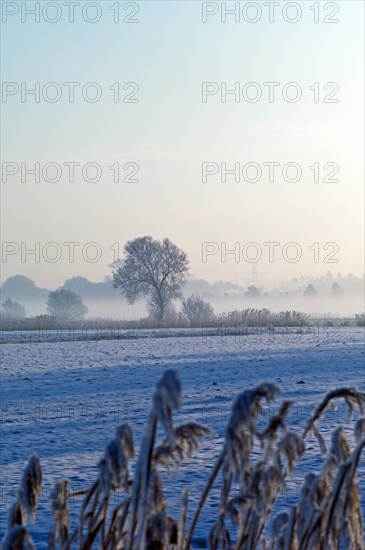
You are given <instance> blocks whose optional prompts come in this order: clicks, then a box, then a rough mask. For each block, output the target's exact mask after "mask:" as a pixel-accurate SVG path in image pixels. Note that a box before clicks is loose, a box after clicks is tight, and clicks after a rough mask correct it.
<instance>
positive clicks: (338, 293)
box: [331, 282, 343, 298]
mask: <svg viewBox="0 0 365 550" xmlns="http://www.w3.org/2000/svg"><path fill="white" fill-rule="evenodd" d="M331 294H332V296H334V297H335V298H342V296H343V288H342V286H340V285H339V284H338V283H336V282H334V283H332V285H331Z"/></svg>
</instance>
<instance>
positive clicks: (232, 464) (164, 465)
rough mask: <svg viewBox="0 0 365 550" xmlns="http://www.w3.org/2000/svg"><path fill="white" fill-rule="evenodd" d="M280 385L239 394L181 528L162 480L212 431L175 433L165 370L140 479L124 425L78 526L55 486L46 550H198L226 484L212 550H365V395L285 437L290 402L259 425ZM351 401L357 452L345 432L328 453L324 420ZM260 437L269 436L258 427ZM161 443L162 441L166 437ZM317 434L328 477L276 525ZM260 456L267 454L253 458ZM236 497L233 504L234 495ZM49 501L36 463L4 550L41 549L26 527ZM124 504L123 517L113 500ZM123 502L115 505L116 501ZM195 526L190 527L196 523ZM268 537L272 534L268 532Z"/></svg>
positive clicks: (28, 471) (185, 506)
mask: <svg viewBox="0 0 365 550" xmlns="http://www.w3.org/2000/svg"><path fill="white" fill-rule="evenodd" d="M278 395H279V390H278V388H277V387H276V386H275V385H274V384H270V383H263V384H260V385H258V386H257V387H255V388H253V389H249V390H246V391H243V392H242V393H240V394H239V395H238V396H237V398H236V400H235V402H234V404H233V407H232V412H231V416H230V418H229V421H228V424H227V427H226V432H225V440H224V444H223V448H222V449H221V451H220V453H219V454H218V456H217V459H216V462H215V464H214V466H213V469H212V472H211V475H210V477H209V479H208V480H207V483H206V486H205V490H204V491H203V494H202V496H201V499H200V501H199V503H198V505H197V507H196V509H195V510H191V511H189V494H188V491H187V490H186V491H184V492H183V493H182V496H181V507H180V514H179V517H175V518H172V517H171V516H170V515H169V511H168V502H167V501H166V498H165V496H164V488H163V482H162V476H161V469H166V471H167V472H169V471H170V467H171V465H175V466H178V465H179V464H180V463H181V462H182V461H183V460H186V459H190V458H191V457H192V454H193V452H194V451H195V450H196V449H197V448H198V446H199V439H200V438H202V437H204V436H208V435H209V433H210V432H209V430H208V428H206V427H205V426H203V425H200V424H197V423H192V422H190V423H187V424H181V425H178V426H175V425H174V423H173V412H174V411H175V410H176V409H177V408H178V407H179V405H180V402H181V383H180V379H179V376H178V374H177V373H176V372H175V371H173V370H167V371H165V373H164V374H163V376H162V377H161V379H160V380H159V381H158V383H157V386H156V390H155V392H154V395H153V399H152V403H151V409H150V412H149V415H148V419H147V423H146V426H145V429H144V433H143V437H142V441H141V446H140V450H139V454H138V457H137V458H136V462H135V468H134V476H133V479H130V476H129V465H130V464H129V463H130V461H131V460H133V459H134V456H135V449H134V442H133V433H132V429H131V427H130V426H129V425H128V424H122V425H121V426H119V427H118V428H117V430H116V433H115V437H114V439H113V440H112V441H111V442H110V443H109V444H108V445H107V447H106V449H105V452H104V456H103V458H102V459H101V460H100V462H99V464H98V472H99V473H98V476H97V478H96V479H95V481H94V482H93V483H92V484H91V486H90V488H89V489H88V490H87V491H82V492H80V493H79V494H78V496H80V498H82V503H81V508H80V511H79V515H78V517H76V518H74V520H73V522H72V525H73V527H72V529H71V518H70V512H69V509H68V502H69V499H70V498H71V497H74V496H76V495H75V494H73V495H72V494H70V491H69V485H68V482H67V480H64V481H61V482H58V483H56V485H55V487H54V490H53V492H52V495H51V508H52V512H53V517H54V523H53V525H52V526H51V527H50V534H49V548H50V549H62V550H66V549H69V548H78V549H79V550H86V549H89V548H93V547H97V546H98V547H99V548H100V549H101V550H113V549H123V550H142V549H147V550H157V549H171V550H172V549H174V550H188V549H189V548H194V532H195V528H196V525H197V522H198V519H199V516H200V513H201V511H202V509H203V506H204V504H205V502H206V500H207V497H208V495H209V493H210V491H211V490H212V489H213V486H214V483H215V482H216V480H217V478H218V476H219V475H220V476H221V478H222V479H221V486H222V489H221V493H220V505H219V509H218V512H217V517H216V518H215V524H214V526H213V528H212V529H211V531H210V533H207V539H208V541H209V547H210V548H212V549H243V550H253V549H266V550H269V549H270V550H312V549H313V550H339V549H340V548H341V549H342V548H343V549H346V550H361V549H364V548H365V546H364V530H363V521H362V514H361V508H360V495H359V485H358V481H357V476H356V470H357V467H358V465H359V461H360V456H361V453H362V451H363V449H364V447H365V418H364V417H363V416H362V415H363V414H364V409H365V395H364V394H363V393H361V392H359V391H357V390H356V389H353V388H340V389H337V390H334V391H331V392H330V393H328V394H327V395H326V396H325V397H324V399H323V400H322V402H321V403H320V404H319V405H318V407H317V408H316V409H315V411H314V412H313V414H312V415H311V417H310V418H308V420H307V421H306V422H305V423H304V426H303V428H302V430H301V432H300V433H299V432H293V431H290V430H289V429H288V427H287V425H286V418H287V415H288V412H289V410H290V408H291V406H292V405H293V403H292V402H291V401H286V400H284V401H282V402H281V403H279V404H278V408H277V412H276V414H275V415H274V416H272V417H271V418H270V419H269V420H268V422H267V424H266V425H265V426H264V427H263V428H261V429H259V422H258V417H259V415H260V414H261V413H262V411H263V406H264V404H265V403H272V402H273V401H275V400H276V399H277V398H278ZM339 399H341V400H344V401H345V403H346V404H347V406H348V410H349V415H350V416H351V415H352V413H353V411H354V410H357V411H358V412H359V413H360V415H359V414H357V416H358V420H357V421H356V422H355V421H354V444H353V448H351V445H350V441H349V440H348V438H347V436H346V434H345V431H344V429H343V427H342V426H339V427H338V428H337V429H336V430H335V431H334V432H333V433H332V436H331V439H330V441H329V442H327V443H326V442H325V440H324V438H323V436H322V435H321V433H320V431H319V428H318V426H317V424H318V420H319V419H320V417H321V416H322V414H323V413H324V411H325V410H326V408H327V407H328V406H333V401H335V400H339ZM260 426H261V424H260ZM158 427H160V428H162V429H163V432H164V438H163V439H162V441H159V442H158V441H157V429H158ZM308 434H314V436H315V437H316V438H317V441H318V448H319V451H320V452H321V453H322V454H323V456H324V460H323V466H322V468H321V469H320V471H318V472H308V473H307V475H306V477H305V480H304V484H303V487H302V490H301V492H300V496H299V498H298V501H297V502H296V504H295V505H294V506H291V507H288V509H287V510H286V511H284V512H281V513H279V514H277V515H276V517H274V518H271V515H272V510H273V507H274V505H275V502H276V500H277V498H278V496H279V494H280V492H281V491H282V489H283V487H284V483H285V481H286V479H287V477H288V476H290V475H291V473H292V471H293V469H294V467H295V465H296V464H297V462H298V461H299V460H300V458H301V457H302V456H303V455H304V454H305V452H306V438H307V436H308ZM257 447H259V449H260V452H259V455H257V452H255V453H254V448H255V449H257ZM237 483H238V484H239V487H240V491H239V494H238V495H237V494H235V495H234V496H233V495H232V493H233V491H232V488H233V484H237ZM41 489H42V468H41V464H40V461H39V459H38V457H36V456H35V455H33V456H31V458H30V459H29V462H28V464H27V466H26V468H25V471H24V474H23V478H22V483H21V490H20V492H19V496H18V500H17V502H16V503H15V504H14V505H13V506H12V507H11V509H10V512H9V522H8V531H7V533H6V535H5V538H4V541H3V548H4V549H5V550H9V549H25V550H29V549H33V548H35V545H34V542H33V541H32V539H31V536H30V534H29V533H28V531H27V521H28V520H34V519H35V514H36V509H37V503H38V499H39V495H40V492H41ZM116 490H118V491H120V490H122V491H124V492H125V495H124V498H122V499H120V501H119V502H118V504H117V505H115V503H114V504H113V505H112V498H111V496H112V495H113V493H114V492H115V491H116ZM113 501H114V499H113ZM189 515H190V516H191V518H192V519H191V521H190V522H188V520H187V518H188V516H189ZM269 526H271V530H269Z"/></svg>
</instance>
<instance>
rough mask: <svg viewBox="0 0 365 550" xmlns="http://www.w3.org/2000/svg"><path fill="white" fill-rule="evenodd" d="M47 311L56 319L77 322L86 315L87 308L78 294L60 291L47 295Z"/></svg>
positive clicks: (70, 291)
mask: <svg viewBox="0 0 365 550" xmlns="http://www.w3.org/2000/svg"><path fill="white" fill-rule="evenodd" d="M47 311H48V313H49V314H50V315H53V316H54V317H57V318H58V319H68V320H71V319H72V320H78V319H82V318H83V317H84V316H85V315H86V313H87V307H86V306H85V305H84V303H83V301H82V298H81V296H80V295H79V294H76V292H72V290H67V289H61V290H54V291H52V292H50V293H49V295H48V301H47Z"/></svg>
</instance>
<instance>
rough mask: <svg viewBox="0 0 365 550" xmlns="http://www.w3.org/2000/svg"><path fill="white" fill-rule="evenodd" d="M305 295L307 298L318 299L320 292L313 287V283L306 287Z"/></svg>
mask: <svg viewBox="0 0 365 550" xmlns="http://www.w3.org/2000/svg"><path fill="white" fill-rule="evenodd" d="M303 294H304V296H305V298H317V297H318V292H317V290H316V287H315V286H314V285H312V284H311V283H309V284H308V285H307V286H306V287H305V289H304V292H303Z"/></svg>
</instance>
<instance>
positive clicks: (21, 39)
mask: <svg viewBox="0 0 365 550" xmlns="http://www.w3.org/2000/svg"><path fill="white" fill-rule="evenodd" d="M4 4H7V5H8V6H10V7H8V8H6V9H7V10H8V11H11V10H12V9H13V7H12V6H13V5H15V6H16V7H18V8H19V12H18V13H16V14H14V15H9V16H8V18H7V21H6V22H4V17H5V16H4V13H3V25H2V27H3V28H2V30H3V33H2V47H3V53H2V80H3V82H5V83H9V82H13V83H15V85H14V86H15V87H14V86H13V85H12V84H10V85H9V84H5V86H6V90H7V91H8V92H9V91H10V92H11V91H14V90H15V91H16V87H17V86H18V87H19V92H17V93H14V95H10V94H9V95H7V96H4V95H3V103H2V105H1V107H2V114H3V128H2V137H3V140H2V161H3V163H4V162H6V163H10V162H12V163H16V165H18V166H19V171H18V173H17V174H15V175H8V177H7V181H4V171H5V172H6V171H9V170H11V169H12V167H13V168H14V167H15V164H14V165H8V164H7V165H5V166H4V164H3V179H2V184H1V186H2V241H3V242H5V243H16V244H14V248H13V249H12V245H6V247H7V248H6V250H7V251H8V252H9V251H11V250H13V251H15V250H16V247H18V246H19V252H17V253H16V254H14V255H13V256H10V255H9V256H8V258H7V262H6V263H5V261H4V260H5V259H4V255H3V258H2V266H1V267H2V278H3V280H4V279H5V278H7V277H9V276H11V275H14V274H17V273H19V274H24V275H27V276H29V277H31V278H33V279H35V281H36V282H37V283H38V284H39V285H44V286H47V287H48V288H52V287H56V286H58V285H59V284H61V283H62V282H63V281H64V279H65V278H68V277H71V276H73V275H76V274H81V275H84V276H86V277H88V278H89V279H91V280H94V281H97V280H101V279H103V277H104V276H105V275H108V274H110V268H109V267H108V266H109V264H110V263H111V261H112V260H113V255H114V253H115V251H116V247H115V246H114V247H113V250H110V248H109V247H111V246H112V245H113V243H116V242H118V243H119V244H120V248H121V250H122V247H123V245H124V244H125V242H126V241H127V240H128V239H131V238H133V237H137V236H142V235H145V234H150V235H152V236H154V237H156V238H163V237H166V236H167V237H169V238H170V239H171V240H172V241H174V242H175V243H176V244H178V245H179V246H181V247H182V248H183V249H184V250H185V251H186V252H187V253H188V256H189V258H190V260H191V271H192V273H193V274H195V275H196V276H198V277H203V278H205V279H208V280H217V279H224V280H232V281H234V282H241V283H242V282H243V279H244V277H245V276H246V275H247V274H249V273H250V271H251V270H252V264H250V263H249V262H248V261H246V260H245V256H242V254H241V257H240V261H239V262H238V263H237V262H235V259H237V258H235V257H234V255H231V256H227V258H226V260H227V261H226V262H225V263H224V262H222V258H221V255H220V253H221V251H222V243H226V246H227V248H230V249H232V248H234V247H235V243H239V245H236V246H239V248H240V249H242V248H243V249H244V254H246V253H247V254H248V255H250V252H252V253H253V252H254V250H253V249H251V251H249V250H248V249H247V248H245V245H246V244H247V243H250V242H256V243H257V245H258V246H259V247H260V249H261V252H262V257H261V260H260V261H259V262H258V264H257V267H258V270H259V272H262V273H263V276H264V278H265V279H267V280H278V279H287V278H290V277H293V276H299V275H301V274H306V275H310V274H312V275H320V274H322V273H325V272H326V271H327V270H328V269H331V270H332V271H334V272H341V273H348V272H350V271H352V272H354V273H356V274H360V273H362V272H363V252H362V251H363V182H364V173H363V167H364V158H363V145H364V144H363V120H364V112H363V92H364V87H363V86H364V79H363V64H364V59H363V40H364V13H363V11H364V4H363V2H361V1H346V2H344V1H342V2H337V3H329V4H330V5H331V6H330V7H329V8H327V11H324V9H323V5H324V3H323V2H319V4H318V3H317V5H318V7H319V12H318V16H319V19H320V21H319V23H314V22H313V19H314V17H315V16H316V13H315V11H313V10H311V9H310V6H313V5H316V3H314V2H306V1H302V2H299V3H298V4H299V5H300V8H301V11H302V14H301V17H300V19H299V20H298V22H297V23H289V22H287V21H285V20H284V18H283V10H284V13H285V14H286V16H287V18H293V17H294V16H295V12H294V11H293V10H294V9H295V8H290V7H288V6H287V4H288V3H287V2H280V6H279V7H277V8H276V10H277V11H275V16H274V22H272V23H270V22H269V21H268V18H269V17H268V13H269V12H268V7H267V6H265V5H264V3H263V2H256V3H255V2H254V3H253V4H255V5H256V6H259V8H261V9H262V15H261V19H260V20H259V21H258V22H256V23H249V22H247V21H245V20H244V17H243V15H242V11H241V12H240V21H239V22H238V23H236V22H235V21H234V16H227V21H226V22H225V23H222V22H221V11H222V10H223V9H224V5H223V4H224V3H221V2H215V3H214V2H211V3H210V4H211V5H210V7H208V9H212V10H213V9H218V13H217V14H215V15H211V16H209V17H208V19H207V22H206V23H203V22H202V9H204V7H202V3H201V2H199V1H176V2H174V1H161V2H155V1H145V2H137V3H134V2H132V3H129V5H126V3H125V2H120V3H119V6H120V14H121V18H125V17H127V18H128V16H129V14H132V12H133V11H134V10H135V4H138V7H139V11H138V13H136V14H135V15H130V16H129V17H130V18H135V19H138V23H123V22H122V21H120V22H119V23H115V22H113V16H115V12H113V11H112V10H111V9H110V7H112V6H115V5H116V2H109V1H105V0H104V1H103V2H99V3H97V2H95V3H94V4H97V6H98V7H99V8H98V9H99V11H100V13H99V15H100V14H101V18H100V20H99V21H98V22H96V23H94V24H92V23H89V22H87V21H85V20H83V17H82V12H81V8H82V7H85V4H90V2H89V3H88V2H82V1H80V2H79V5H78V6H76V5H75V6H74V9H75V15H74V17H75V21H74V23H70V22H69V21H68V17H69V12H68V9H69V8H68V7H67V6H65V2H57V4H58V8H59V9H58V12H56V11H55V7H54V6H53V7H52V6H51V7H49V11H48V12H47V13H46V14H45V17H48V18H49V19H52V18H55V17H56V15H57V13H58V15H60V20H59V21H58V22H55V23H53V24H52V23H49V22H47V21H45V20H44V16H43V15H42V13H41V16H40V22H39V23H35V22H34V17H32V16H30V15H28V16H27V15H26V14H24V13H23V14H22V13H21V8H22V6H21V4H22V5H23V8H24V5H26V6H27V7H28V8H29V9H30V8H32V7H34V4H35V2H3V5H4ZM51 4H56V3H55V2H54V3H51ZM225 4H226V7H227V8H228V7H232V6H234V2H226V3H225ZM240 4H241V5H240V10H245V9H246V8H245V5H246V4H247V2H241V3H240ZM40 5H41V7H43V6H44V5H45V3H44V2H41V3H40ZM336 5H337V6H339V10H338V13H337V14H334V15H331V13H332V11H333V12H335V11H337V9H335V8H336ZM124 8H125V9H124ZM3 9H4V7H3ZM114 9H116V8H114ZM254 9H257V8H255V6H253V7H252V8H250V10H251V11H246V12H244V14H245V16H246V18H249V19H252V18H253V17H255V13H254V11H253V10H254ZM95 10H96V8H95V7H93V6H91V7H88V8H87V10H86V11H85V13H86V16H87V17H89V18H93V17H94V15H95V14H97V12H96V11H95ZM285 10H286V11H285ZM257 13H259V12H257ZM22 15H23V17H25V22H21V17H22ZM326 16H327V17H328V18H329V19H331V18H332V19H335V18H338V19H339V22H338V23H327V24H325V23H323V18H324V17H326ZM22 82H23V83H25V84H23V85H22V84H21V83H22ZM36 82H38V83H39V86H40V101H39V102H38V103H37V102H35V101H34V96H31V95H27V96H25V101H24V102H22V101H21V99H22V98H21V90H22V88H23V92H24V89H25V88H28V89H30V88H34V87H35V83H36ZM50 82H54V83H57V85H58V88H57V87H54V86H53V87H52V86H48V87H47V84H49V83H50ZM65 82H77V83H80V86H75V88H74V93H75V99H74V102H73V103H70V102H69V99H68V95H69V89H70V86H69V87H67V86H66V85H64V83H65ZM90 82H96V83H97V85H98V87H99V88H98V89H99V92H100V91H101V93H102V97H101V99H100V100H99V101H97V102H95V103H92V102H88V101H86V100H85V99H84V98H83V95H82V90H84V95H86V97H89V99H92V98H93V97H94V93H95V91H96V88H95V87H93V86H86V88H85V84H86V85H87V83H90ZM117 82H119V92H120V99H123V98H124V97H126V96H127V95H128V94H129V95H131V94H132V92H133V91H135V90H136V89H137V87H136V85H135V84H133V85H131V84H130V85H128V87H127V89H126V90H123V86H124V85H125V84H126V83H133V82H134V83H137V84H138V87H139V91H138V92H137V93H136V94H135V95H134V96H131V99H138V100H139V101H138V103H125V102H123V101H119V102H114V94H115V93H116V91H117V85H114V88H113V90H110V89H109V87H110V86H112V85H113V84H114V83H117ZM203 82H211V83H216V84H215V85H211V86H210V88H209V89H210V90H214V91H216V92H217V93H215V94H214V95H209V96H208V97H207V101H206V102H203V101H202V83H203ZM223 82H226V87H227V89H232V88H233V87H234V86H235V83H236V82H237V83H239V84H237V86H239V91H240V92H241V94H240V96H239V98H236V99H239V101H238V102H236V101H235V97H234V96H233V95H232V94H231V95H227V97H226V102H225V103H224V102H222V101H221V91H222V84H221V83H223ZM250 82H251V83H252V82H255V83H256V85H255V86H251V87H245V84H247V83H250ZM264 82H266V83H269V82H276V83H278V85H277V86H275V88H273V89H274V94H275V95H274V100H273V102H270V101H269V86H268V85H266V86H265V85H264V84H263V83H264ZM290 82H295V83H297V84H296V86H295V87H293V86H291V87H285V85H286V84H287V83H290ZM330 82H332V83H335V85H327V87H326V89H324V86H325V85H326V83H330ZM314 83H318V84H317V85H315V86H313V85H314ZM12 86H13V87H12ZM3 87H4V84H3ZM310 87H312V89H310ZM337 87H338V91H336V90H337ZM237 89H238V88H237ZM57 90H58V92H59V91H60V90H61V97H60V99H59V101H56V102H51V100H52V98H53V97H54V94H55V93H57ZM258 90H259V91H260V93H262V97H261V99H259V100H258V101H257V102H256V103H253V102H249V101H248V99H252V98H253V97H254V95H255V93H259V92H258ZM297 90H301V93H302V97H301V98H300V99H299V100H298V101H297V102H295V103H294V102H289V101H287V100H284V99H283V93H284V94H287V96H286V97H287V98H289V99H291V98H293V97H294V95H295V93H296V91H297ZM42 92H43V95H45V97H46V99H48V100H45V99H44V98H43V95H42ZM317 92H318V93H319V101H318V102H315V101H314V97H315V96H316V97H317ZM87 94H89V95H87ZM293 94H294V95H293ZM325 97H327V100H328V99H331V98H332V99H338V100H339V101H338V102H337V103H325V102H324V101H323V99H324V98H325ZM23 99H24V98H23ZM36 162H39V163H40V169H41V174H40V180H41V181H40V182H35V181H34V176H32V175H30V174H25V181H23V182H22V181H21V163H25V165H24V166H27V167H28V168H30V167H32V166H34V164H35V163H36ZM70 162H75V163H80V166H75V181H74V182H70V181H68V180H69V167H68V166H67V165H66V166H65V165H64V163H70ZM204 162H209V163H211V164H210V169H213V168H214V167H215V168H217V169H218V168H219V172H218V174H215V175H213V176H209V177H208V178H207V181H206V182H205V183H204V182H202V163H204ZM270 162H276V163H280V166H279V167H276V171H275V178H274V181H273V182H270V181H268V170H269V168H268V165H266V166H265V165H264V164H263V163H270ZM290 162H295V163H297V164H298V165H299V166H300V168H301V170H302V177H301V179H300V180H299V181H297V182H293V181H285V179H284V177H283V175H282V168H283V166H284V165H285V164H287V163H290ZM47 163H58V164H59V165H60V167H61V171H62V176H60V181H58V182H53V183H52V182H50V181H45V180H44V177H43V175H42V168H43V167H44V166H45V165H47ZM87 163H97V164H98V165H100V167H101V168H102V175H101V177H100V180H99V181H98V182H94V183H93V182H90V181H85V180H83V177H82V170H81V169H82V167H83V166H84V165H85V164H87ZM115 163H119V164H120V175H121V177H120V180H121V181H119V182H115V181H113V177H114V175H115V171H112V170H111V169H110V168H109V167H110V166H112V165H114V166H116V165H115ZM126 163H134V164H131V165H128V166H126V167H125V165H126ZM221 163H226V166H227V169H230V168H233V167H234V165H235V163H239V168H240V169H243V170H245V169H244V166H245V165H247V164H248V163H256V165H259V169H261V170H262V176H261V180H259V181H256V182H253V181H251V182H250V181H245V179H244V177H243V175H242V172H241V174H240V181H238V182H237V181H234V176H232V175H227V181H226V182H224V181H221V170H220V167H221ZM315 163H318V164H317V165H316V164H315ZM326 163H332V164H329V165H327V168H326V170H324V165H326ZM335 164H336V165H338V166H339V172H338V174H337V175H334V176H333V178H334V179H336V178H337V179H339V182H337V183H336V182H324V181H323V178H324V177H325V176H330V175H331V172H332V169H333V167H334V165H335ZM136 165H138V167H139V171H138V173H136V174H135V176H134V178H135V179H138V180H139V181H138V182H124V181H122V180H123V178H125V176H126V175H127V174H130V173H131V172H132V171H133V170H134V169H135V167H136ZM310 166H312V167H313V166H314V168H312V169H309V167H310ZM316 167H319V179H320V181H319V182H315V181H314V177H315V170H316ZM14 169H15V168H14ZM256 169H257V166H256V168H255V165H251V168H248V167H246V170H248V171H246V175H247V178H246V179H254V178H255V172H254V170H256ZM259 169H257V170H259ZM88 170H89V171H87V177H88V178H89V179H91V178H93V177H94V174H95V172H94V171H93V168H92V167H91V168H89V169H88ZM290 170H291V169H290V168H289V171H288V172H287V175H288V178H287V179H293V178H294V175H293V174H294V172H291V171H290ZM55 173H56V172H55V169H54V168H52V167H51V168H49V172H46V177H48V179H52V178H53V177H55ZM257 173H259V172H257ZM21 242H23V243H26V244H25V245H23V252H24V248H25V247H27V248H28V249H31V248H34V247H35V243H40V244H39V246H40V250H41V253H40V258H39V261H35V257H34V256H31V255H27V256H25V257H23V261H22V257H21V252H20V251H21V244H20V243H21ZM50 242H55V243H57V244H58V247H59V248H58V249H57V253H58V254H60V251H61V257H60V260H59V261H58V262H55V263H52V262H51V261H50V258H51V259H52V258H53V257H54V255H55V253H56V248H55V247H54V246H53V247H52V246H49V247H48V248H47V246H46V248H45V252H44V255H45V256H46V258H44V257H43V256H44V255H43V256H42V249H43V248H44V246H45V245H47V243H50ZM70 242H73V243H80V246H76V245H75V248H74V262H70V249H71V248H70V246H71V245H64V244H63V243H70ZM90 242H95V243H97V244H98V245H99V246H100V249H99V252H100V251H101V252H102V256H101V258H100V260H99V261H96V262H95V263H93V262H92V261H91V260H92V258H93V254H94V253H95V251H96V248H95V247H93V246H89V247H88V246H86V248H85V245H87V243H90ZM203 242H215V243H217V245H216V246H215V247H214V246H213V245H212V247H211V248H210V249H209V250H214V251H217V250H218V252H217V253H216V254H215V255H211V256H209V257H208V258H207V261H206V262H205V263H204V262H203V261H202V243H203ZM264 242H278V243H280V244H279V246H277V247H276V248H275V258H274V261H273V262H272V263H270V262H269V249H268V247H267V246H266V247H265V246H264V245H263V243H264ZM290 242H296V243H297V245H298V246H300V248H301V250H302V257H301V258H300V260H299V261H298V262H297V263H290V262H288V261H286V262H285V261H284V260H283V257H282V251H283V248H284V253H285V254H288V255H289V256H291V257H293V254H294V253H295V250H294V249H293V248H291V249H290V248H285V245H286V244H287V243H290ZM315 242H317V243H319V245H318V247H319V261H318V262H315V261H314V254H315V253H316V252H317V251H316V249H315V248H314V249H312V250H310V249H309V247H310V246H311V245H313V243H315ZM332 242H333V243H337V245H338V248H339V251H338V252H337V253H336V254H334V255H333V258H334V259H338V260H339V262H338V263H332V264H327V263H323V258H324V256H325V255H328V254H329V253H331V252H333V253H335V247H333V246H332V245H331V246H330V247H329V248H327V250H326V251H324V250H323V246H324V245H325V244H326V243H332ZM37 246H38V245H37ZM83 248H84V254H83V253H82V249H83ZM3 251H4V250H3ZM47 255H48V260H47ZM83 256H84V257H83ZM251 257H252V254H251Z"/></svg>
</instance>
